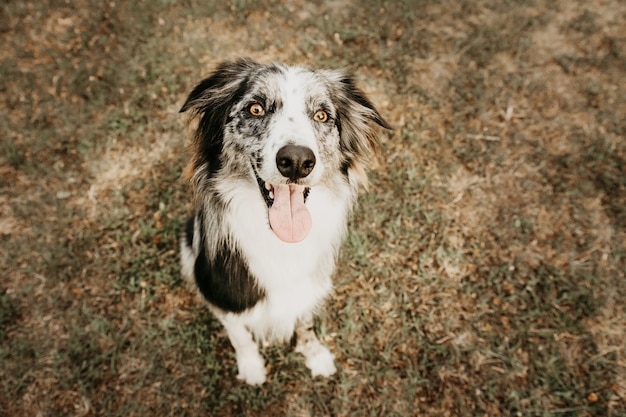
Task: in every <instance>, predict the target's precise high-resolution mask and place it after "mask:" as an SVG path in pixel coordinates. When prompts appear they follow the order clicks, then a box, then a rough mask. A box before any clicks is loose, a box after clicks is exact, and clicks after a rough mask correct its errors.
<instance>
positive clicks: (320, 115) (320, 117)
mask: <svg viewBox="0 0 626 417" xmlns="http://www.w3.org/2000/svg"><path fill="white" fill-rule="evenodd" d="M313 120H315V121H316V122H320V123H324V122H326V120H328V113H326V112H325V111H324V110H318V111H316V112H315V115H314V116H313Z"/></svg>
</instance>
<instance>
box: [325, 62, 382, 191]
mask: <svg viewBox="0 0 626 417" xmlns="http://www.w3.org/2000/svg"><path fill="white" fill-rule="evenodd" d="M328 74H329V78H330V79H331V84H332V87H331V88H332V90H333V91H334V94H333V95H334V98H335V101H336V102H335V105H336V107H337V115H338V117H337V119H338V120H337V125H338V129H339V143H340V146H341V149H342V153H343V156H344V163H343V165H344V170H345V171H347V172H350V171H352V172H353V173H354V174H355V177H356V179H357V182H358V183H360V184H361V185H363V186H364V187H367V175H366V172H365V169H366V167H367V164H368V162H369V161H370V158H371V157H372V156H373V155H374V154H375V153H376V152H377V151H378V148H379V141H378V132H377V129H376V128H375V127H374V124H377V125H379V126H381V127H384V128H385V129H392V127H391V126H390V125H389V123H387V121H386V120H385V119H384V118H383V117H382V116H381V115H380V113H379V112H378V110H376V108H375V107H374V105H373V104H372V103H371V102H370V100H369V99H368V98H367V97H366V96H365V93H363V92H362V91H361V90H360V89H359V88H358V87H357V86H356V84H355V82H354V80H353V79H352V78H351V77H350V76H347V75H345V74H342V73H338V72H329V73H328Z"/></svg>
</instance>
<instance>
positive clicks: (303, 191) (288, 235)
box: [257, 145, 315, 243]
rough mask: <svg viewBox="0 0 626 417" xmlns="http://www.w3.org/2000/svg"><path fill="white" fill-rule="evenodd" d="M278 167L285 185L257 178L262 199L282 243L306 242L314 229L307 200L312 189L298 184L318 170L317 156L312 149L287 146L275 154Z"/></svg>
mask: <svg viewBox="0 0 626 417" xmlns="http://www.w3.org/2000/svg"><path fill="white" fill-rule="evenodd" d="M276 166H277V167H278V171H279V172H280V173H281V175H282V176H283V177H285V178H286V179H287V181H288V182H287V183H286V184H271V183H269V182H267V181H265V180H263V179H262V178H260V177H259V176H258V175H257V182H258V184H259V189H260V190H261V195H263V198H264V200H265V203H266V204H267V207H268V218H269V223H270V227H271V228H272V231H273V232H274V234H275V235H276V236H277V237H278V238H279V239H281V240H283V241H285V242H289V243H296V242H300V241H302V240H304V239H305V238H306V237H307V236H308V234H309V232H310V230H311V226H312V221H311V214H310V213H309V210H308V209H307V207H306V204H305V203H306V200H307V197H308V196H309V193H310V191H311V189H310V188H309V187H305V186H303V185H300V184H296V181H298V180H300V179H302V178H305V177H307V176H308V175H309V174H310V173H311V171H313V168H315V154H314V153H313V151H312V150H311V149H309V148H306V147H304V146H298V145H286V146H283V147H282V148H280V149H279V151H278V152H277V153H276Z"/></svg>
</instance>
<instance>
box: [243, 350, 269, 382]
mask: <svg viewBox="0 0 626 417" xmlns="http://www.w3.org/2000/svg"><path fill="white" fill-rule="evenodd" d="M237 368H238V369H239V374H238V375H237V378H238V379H241V380H242V381H244V382H245V383H247V384H249V385H261V384H263V383H264V382H265V376H266V374H267V373H266V371H265V364H264V363H263V358H261V356H260V355H257V356H252V355H248V356H244V357H240V358H237Z"/></svg>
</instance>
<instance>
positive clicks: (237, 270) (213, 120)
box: [180, 59, 390, 385]
mask: <svg viewBox="0 0 626 417" xmlns="http://www.w3.org/2000/svg"><path fill="white" fill-rule="evenodd" d="M187 111H188V112H190V113H191V116H190V123H192V122H196V123H197V125H196V126H195V127H192V130H193V131H194V132H195V133H194V134H193V145H192V154H193V156H192V158H191V161H190V164H189V167H188V173H189V174H188V179H189V180H190V182H191V183H192V185H193V189H194V200H195V213H194V215H193V216H192V217H191V218H190V219H189V220H188V221H187V223H186V227H185V230H184V231H183V235H182V238H181V248H180V249H181V264H182V274H183V276H184V277H185V278H187V279H188V280H189V281H190V282H192V283H193V284H194V286H195V287H196V288H197V289H198V290H199V292H200V294H201V295H202V296H203V297H204V298H205V299H206V301H207V302H208V305H209V308H210V310H211V311H212V313H213V314H214V315H215V316H216V317H217V319H218V320H219V321H220V322H221V323H222V324H223V326H224V328H225V329H226V332H227V334H228V337H229V339H230V342H231V344H232V346H233V347H234V349H235V353H236V361H237V368H238V376H237V377H238V378H239V379H241V380H243V381H245V382H246V383H248V384H251V385H259V384H262V383H263V382H265V380H266V377H267V375H266V368H265V364H264V360H263V358H262V357H261V355H260V353H259V344H260V343H269V342H276V341H283V342H284V341H288V340H291V339H292V337H293V335H294V333H295V336H296V351H298V352H301V353H302V354H303V355H304V358H305V365H306V366H307V367H308V368H309V369H310V370H311V373H312V375H313V376H314V377H315V376H325V377H327V376H330V375H332V374H334V373H335V372H336V367H335V364H334V355H333V354H332V353H331V352H330V351H329V350H328V348H327V347H325V346H323V345H322V344H321V342H320V341H319V340H318V338H317V336H316V334H315V331H314V326H313V314H314V312H315V310H316V309H317V308H318V307H319V306H320V304H321V303H322V301H323V300H324V299H325V297H326V296H327V295H328V294H329V293H330V291H331V288H332V282H331V275H332V273H333V270H334V267H335V258H336V255H337V252H338V250H339V247H340V244H341V242H342V238H343V237H344V235H345V233H346V227H347V219H348V216H349V214H350V213H351V209H352V206H353V204H354V202H355V199H356V196H357V192H358V189H359V186H361V185H366V181H367V177H366V168H367V166H368V164H369V163H370V161H371V157H372V156H373V154H375V153H376V152H377V149H378V148H379V140H378V128H377V127H376V125H379V126H381V127H383V128H387V129H390V126H389V124H388V123H387V122H386V121H385V119H384V118H383V117H382V116H381V115H380V113H379V112H378V110H377V109H376V108H375V107H374V106H373V105H372V103H371V102H370V100H369V99H368V98H367V97H366V96H365V94H364V93H363V92H362V91H361V90H360V89H358V88H357V87H356V85H355V82H354V80H353V78H352V77H350V76H348V75H346V74H344V73H342V72H339V71H332V70H310V69H307V68H303V67H294V66H287V65H284V64H278V63H274V64H260V63H257V62H254V61H252V60H249V59H239V60H236V61H230V62H225V63H222V64H220V65H219V66H218V67H217V68H216V69H215V70H214V72H213V73H212V74H210V75H209V77H208V78H206V79H204V80H203V81H201V82H200V83H199V84H198V85H197V86H196V87H195V88H194V89H193V90H192V91H191V93H190V94H189V97H188V98H187V100H186V102H185V104H184V105H183V106H182V108H181V110H180V112H181V113H182V112H187Z"/></svg>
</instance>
